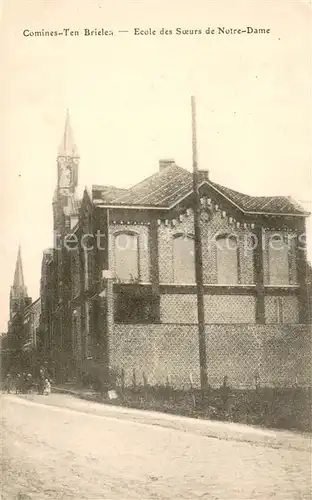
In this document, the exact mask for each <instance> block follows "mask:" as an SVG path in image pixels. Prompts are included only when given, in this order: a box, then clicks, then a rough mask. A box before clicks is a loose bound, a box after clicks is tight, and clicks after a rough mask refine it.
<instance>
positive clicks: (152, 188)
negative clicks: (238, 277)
mask: <svg viewBox="0 0 312 500" xmlns="http://www.w3.org/2000/svg"><path fill="white" fill-rule="evenodd" d="M203 182H207V184H208V185H209V186H211V187H212V188H213V189H215V190H216V191H218V192H219V193H221V195H223V196H224V197H226V198H227V199H229V200H230V201H231V202H232V203H233V204H234V205H236V206H237V207H238V208H239V209H240V210H241V211H243V212H250V213H272V214H279V213H282V214H296V215H305V214H306V213H305V212H304V210H303V209H302V208H301V207H299V206H298V204H297V203H296V202H294V201H293V200H291V199H290V198H289V197H285V196H249V195H247V194H243V193H239V192H238V191H234V190H233V189H229V188H227V187H225V186H222V185H220V184H216V183H215V182H212V181H210V180H207V181H203ZM192 186H193V176H192V173H191V172H189V171H188V170H185V169H184V168H181V167H179V166H177V165H171V166H168V167H167V168H165V169H163V170H161V171H160V172H156V173H155V174H153V175H151V176H150V177H148V178H147V179H144V180H143V181H141V182H139V183H138V184H136V185H134V186H133V187H131V188H129V189H118V188H114V187H112V186H93V189H92V191H93V198H94V200H96V201H100V200H101V201H102V202H103V201H104V203H106V204H114V205H120V206H123V205H128V206H129V205H131V206H142V205H144V206H146V207H148V206H153V207H159V208H167V209H168V208H170V207H172V206H174V205H175V204H176V203H178V201H179V200H181V199H183V198H184V197H185V196H187V195H188V194H189V193H190V192H191V191H192ZM100 191H101V193H102V194H101V197H100V199H99V192H100Z"/></svg>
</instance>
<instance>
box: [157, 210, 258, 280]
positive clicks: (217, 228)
mask: <svg viewBox="0 0 312 500" xmlns="http://www.w3.org/2000/svg"><path fill="white" fill-rule="evenodd" d="M202 214H203V223H202V242H203V265H204V282H205V283H207V284H208V283H209V284H217V283H218V276H217V247H216V237H217V236H218V235H221V234H225V235H233V236H235V237H236V238H237V241H238V257H239V262H240V266H239V274H240V276H239V282H240V283H242V284H246V285H247V284H253V283H254V267H253V240H252V236H251V235H250V233H249V231H248V230H247V229H244V228H243V227H240V228H237V227H235V226H234V224H232V223H230V221H229V218H227V217H222V212H220V211H219V212H214V213H213V215H212V219H211V220H209V217H205V216H204V215H205V214H206V215H207V212H204V211H203V213H202ZM193 217H194V216H193V212H192V210H188V212H187V214H186V215H184V216H183V217H182V218H181V220H178V219H177V220H175V221H174V223H172V222H171V221H168V223H167V224H166V223H162V224H161V225H160V226H159V228H158V235H159V265H160V270H159V271H160V283H173V282H174V276H173V238H174V235H175V234H186V235H187V234H194V221H193ZM205 219H207V220H205Z"/></svg>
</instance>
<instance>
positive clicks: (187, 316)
mask: <svg viewBox="0 0 312 500" xmlns="http://www.w3.org/2000/svg"><path fill="white" fill-rule="evenodd" d="M204 300H205V320H206V323H255V318H256V313H255V298H254V297H252V296H248V295H205V299H204ZM160 319H161V322H162V323H188V324H192V323H197V298H196V294H193V295H186V294H185V295H183V294H181V295H174V294H172V295H161V297H160Z"/></svg>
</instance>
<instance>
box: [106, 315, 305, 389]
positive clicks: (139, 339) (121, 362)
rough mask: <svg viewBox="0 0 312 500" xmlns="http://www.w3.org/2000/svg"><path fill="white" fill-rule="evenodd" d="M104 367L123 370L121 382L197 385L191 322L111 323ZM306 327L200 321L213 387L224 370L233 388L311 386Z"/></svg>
mask: <svg viewBox="0 0 312 500" xmlns="http://www.w3.org/2000/svg"><path fill="white" fill-rule="evenodd" d="M113 332H114V333H113V335H112V337H111V339H110V347H109V351H110V367H111V369H113V370H117V371H118V372H119V373H120V372H121V370H122V369H123V370H124V373H125V384H126V385H127V386H129V385H131V384H132V377H133V370H135V376H136V382H137V383H138V384H142V383H143V373H144V375H145V377H146V379H147V381H148V383H149V384H151V385H158V384H159V385H164V384H166V382H167V380H168V381H169V383H170V385H171V386H172V387H175V388H179V389H183V388H189V387H190V374H192V380H193V384H194V386H195V387H198V386H199V363H198V359H199V355H198V330H197V326H196V325H194V324H191V325H176V324H161V325H125V324H115V325H114V329H113ZM311 337H312V335H311V328H309V327H308V326H305V325H254V324H245V325H243V324H240V325H229V324H224V325H220V324H213V325H206V349H207V367H208V382H209V384H210V385H211V386H212V387H219V386H220V385H221V384H222V381H223V378H224V376H225V375H227V376H228V379H229V384H230V385H231V386H232V387H236V388H251V387H254V386H255V375H256V374H258V375H259V377H260V383H261V385H262V386H264V385H266V386H269V387H274V386H282V387H291V386H294V385H299V386H300V387H306V386H311V372H312V366H311V340H312V338H311Z"/></svg>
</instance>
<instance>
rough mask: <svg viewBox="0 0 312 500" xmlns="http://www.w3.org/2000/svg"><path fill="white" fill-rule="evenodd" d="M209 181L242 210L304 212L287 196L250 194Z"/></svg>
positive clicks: (286, 212)
mask: <svg viewBox="0 0 312 500" xmlns="http://www.w3.org/2000/svg"><path fill="white" fill-rule="evenodd" d="M209 183H210V184H211V185H212V186H213V187H214V188H215V189H216V190H217V191H220V193H222V194H223V195H224V196H226V197H227V198H228V199H229V200H231V201H232V202H233V203H235V205H237V206H238V207H239V208H240V209H241V210H243V212H252V213H255V212H256V213H272V214H275V213H282V214H304V213H305V212H304V210H303V209H302V208H301V207H299V205H298V204H297V203H296V202H295V201H294V200H292V199H291V198H290V197H287V196H250V195H248V194H243V193H239V192H238V191H234V190H233V189H229V188H227V187H225V186H221V185H220V184H216V183H215V182H211V181H209Z"/></svg>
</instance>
